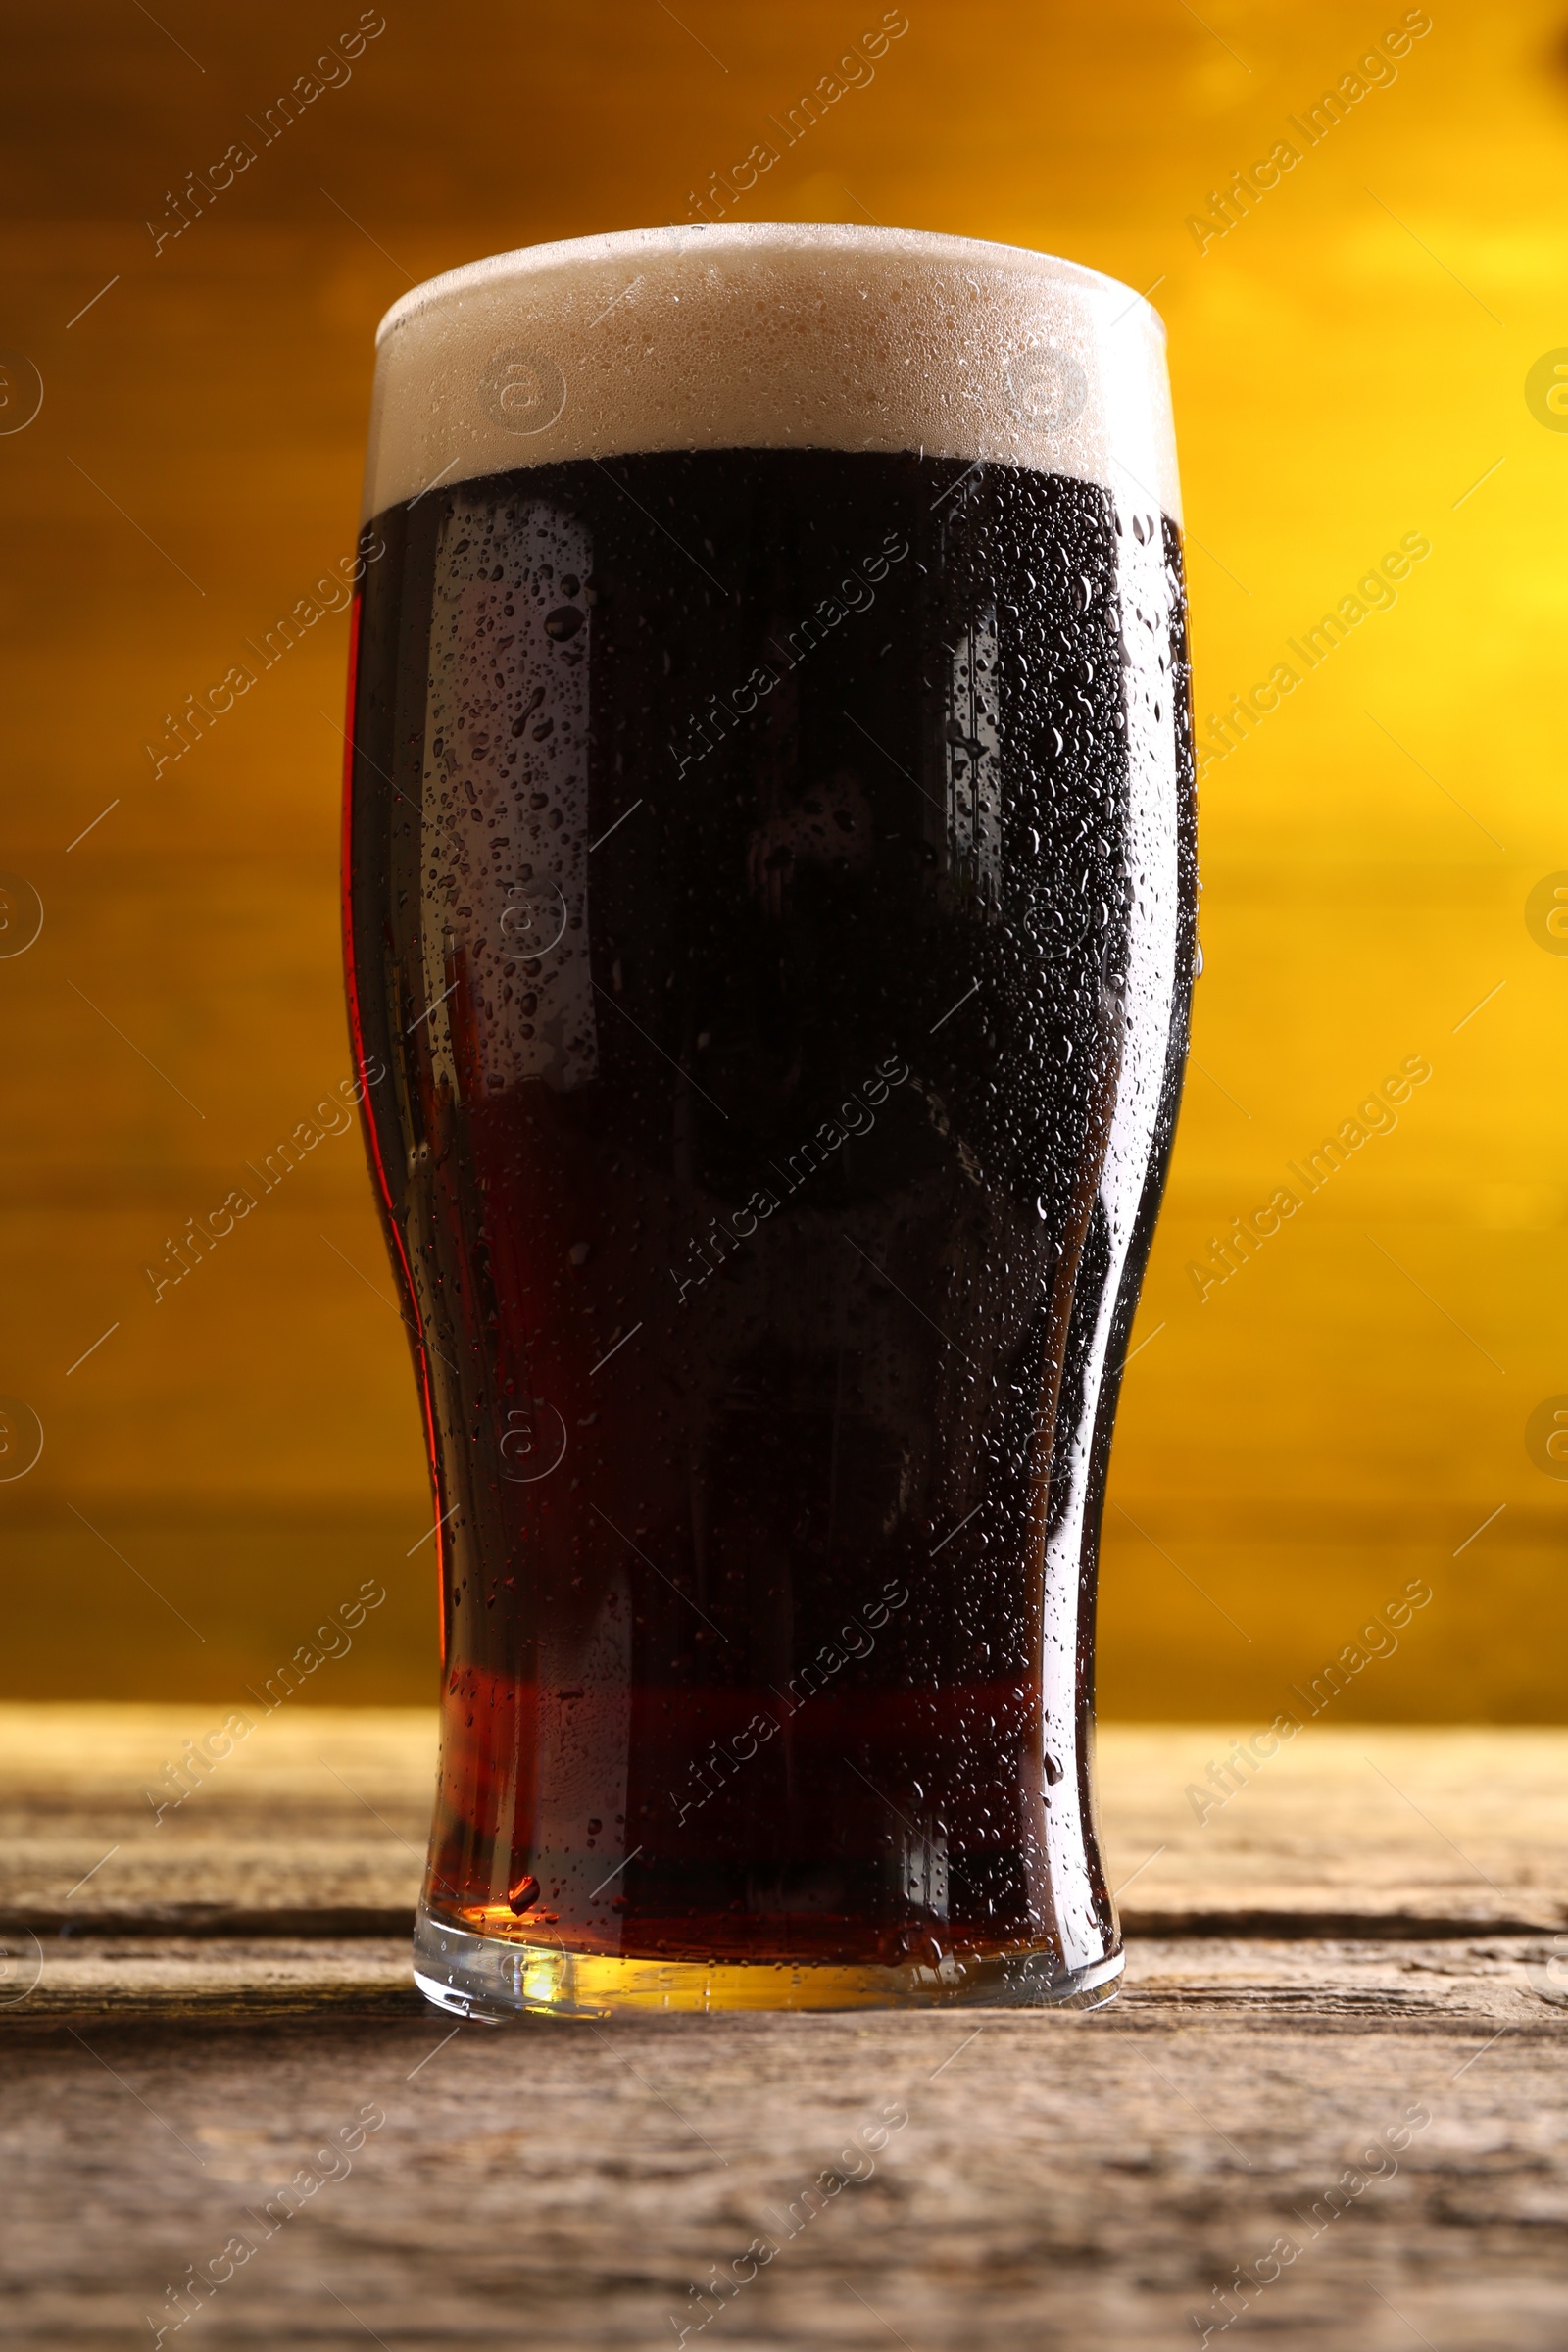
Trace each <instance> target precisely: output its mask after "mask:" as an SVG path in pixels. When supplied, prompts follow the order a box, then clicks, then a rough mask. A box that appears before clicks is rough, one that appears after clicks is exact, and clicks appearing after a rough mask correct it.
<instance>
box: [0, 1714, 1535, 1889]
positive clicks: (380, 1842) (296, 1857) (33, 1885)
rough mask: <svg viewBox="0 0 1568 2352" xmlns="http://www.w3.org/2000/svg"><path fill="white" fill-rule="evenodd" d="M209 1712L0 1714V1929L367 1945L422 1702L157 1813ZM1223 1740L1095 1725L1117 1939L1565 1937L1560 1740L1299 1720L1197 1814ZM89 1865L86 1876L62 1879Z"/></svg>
mask: <svg viewBox="0 0 1568 2352" xmlns="http://www.w3.org/2000/svg"><path fill="white" fill-rule="evenodd" d="M222 1721H223V1711H221V1710H206V1711H202V1710H193V1709H189V1708H168V1707H111V1706H102V1707H70V1706H40V1707H28V1706H25V1705H13V1706H5V1707H0V1922H3V1923H5V1924H11V1925H25V1926H29V1927H31V1928H33V1929H34V1930H35V1931H36V1932H38V1933H41V1934H42V1933H54V1932H56V1931H57V1930H58V1928H59V1926H60V1925H61V1924H62V1923H64V1922H67V1921H69V1922H71V1923H72V1924H73V1925H74V1924H75V1923H76V1922H78V1921H79V1922H81V1923H83V1924H85V1923H87V1922H97V1923H99V1924H101V1925H104V1926H116V1927H118V1928H119V1929H120V1930H121V1931H122V1932H125V1931H127V1930H128V1929H130V1928H131V1927H134V1926H136V1925H138V1924H139V1925H141V1926H142V1927H144V1928H150V1929H153V1930H157V1931H161V1932H165V1933H167V1932H169V1931H171V1930H172V1929H173V1928H175V1927H182V1928H185V1929H187V1930H188V1929H191V1928H194V1927H199V1926H205V1927H207V1928H208V1929H210V1930H211V1931H213V1932H222V1931H224V1930H227V1931H229V1932H239V1931H243V1932H246V1933H251V1934H255V1933H260V1932H264V1931H265V1930H266V1928H267V1927H268V1926H269V1925H270V1926H271V1927H272V1928H273V1929H274V1930H275V1931H276V1932H277V1933H279V1934H283V1935H297V1934H299V1933H301V1932H302V1930H303V1929H305V1928H306V1927H307V1926H308V1925H309V1924H310V1922H311V1921H312V1919H315V1920H317V1921H319V1924H320V1926H321V1929H322V1931H323V1932H324V1933H328V1934H342V1933H345V1932H349V1931H355V1930H357V1931H359V1932H362V1933H366V1934H385V1933H388V1932H391V1931H394V1930H396V1929H398V1928H400V1927H401V1924H402V1922H403V1920H404V1919H405V1918H406V1917H407V1915H408V1913H409V1911H410V1909H411V1908H412V1905H413V1903H414V1900H415V1898H416V1895H417V1889H418V1882H419V1876H420V1870H421V1864H422V1857H423V1853H424V1845H425V1839H426V1837H427V1835H428V1829H429V1813H430V1797H431V1790H432V1787H433V1782H434V1761H435V1750H434V1716H433V1713H432V1712H431V1711H429V1710H426V1709H422V1708H384V1709H380V1708H376V1709H363V1710H353V1709H336V1708H323V1707H316V1708H312V1707H297V1708H296V1709H295V1710H294V1711H293V1712H292V1713H288V1712H285V1711H279V1712H278V1713H277V1714H276V1715H275V1716H273V1717H270V1718H269V1719H267V1720H266V1721H265V1722H262V1723H260V1724H258V1725H257V1727H256V1729H255V1730H254V1731H253V1732H252V1733H251V1734H250V1735H249V1736H248V1737H247V1738H245V1739H244V1740H241V1741H240V1742H239V1744H237V1745H236V1746H235V1747H234V1749H233V1751H232V1753H231V1754H230V1755H229V1756H227V1757H226V1758H224V1759H223V1760H222V1761H221V1763H219V1764H218V1765H217V1766H215V1768H214V1769H213V1770H212V1772H211V1774H210V1775H209V1776H208V1778H207V1779H206V1780H205V1782H204V1783H202V1785H201V1786H199V1787H198V1788H197V1789H196V1791H195V1793H194V1794H192V1795H190V1796H189V1797H187V1798H186V1799H185V1800H184V1801H183V1802H182V1803H179V1804H175V1805H173V1806H172V1807H171V1808H170V1809H169V1810H167V1811H166V1812H165V1813H164V1814H163V1817H162V1818H161V1819H158V1818H155V1815H154V1811H153V1807H152V1805H151V1804H149V1802H148V1799H147V1796H146V1794H145V1791H146V1789H148V1788H156V1787H157V1785H158V1783H159V1781H160V1777H161V1775H162V1774H163V1772H164V1768H165V1766H166V1765H167V1764H170V1763H172V1762H175V1761H177V1760H178V1758H179V1757H180V1755H181V1751H182V1748H183V1745H184V1742H185V1740H187V1739H192V1738H196V1739H199V1738H202V1737H204V1736H205V1735H206V1734H207V1733H208V1732H209V1731H211V1730H212V1729H214V1728H215V1727H216V1726H217V1725H220V1724H221V1722H222ZM1236 1738H1237V1735H1236V1734H1235V1733H1234V1732H1232V1733H1226V1732H1223V1731H1220V1730H1212V1731H1210V1730H1205V1729H1204V1728H1203V1727H1201V1726H1198V1727H1187V1726H1181V1727H1177V1728H1173V1729H1157V1728H1146V1727H1143V1726H1136V1725H1126V1724H1107V1725H1104V1726H1103V1727H1102V1729H1101V1733H1100V1741H1099V1773H1100V1786H1101V1791H1102V1813H1103V1827H1104V1835H1105V1847H1106V1854H1107V1860H1108V1865H1109V1869H1110V1876H1111V1882H1112V1884H1113V1885H1114V1886H1118V1887H1121V1889H1122V1893H1121V1896H1120V1900H1121V1905H1122V1911H1123V1916H1124V1919H1125V1920H1126V1923H1127V1925H1128V1928H1129V1930H1130V1931H1132V1932H1140V1933H1157V1934H1173V1933H1180V1932H1201V1931H1205V1930H1206V1931H1209V1932H1226V1931H1227V1930H1229V1931H1231V1932H1234V1931H1236V1930H1238V1929H1241V1928H1247V1929H1250V1932H1253V1933H1258V1934H1267V1933H1269V1932H1271V1930H1272V1931H1274V1932H1280V1931H1282V1930H1284V1929H1286V1928H1290V1929H1294V1930H1306V1929H1309V1928H1310V1927H1312V1926H1313V1925H1314V1924H1316V1925H1318V1926H1319V1927H1320V1928H1323V1929H1325V1930H1326V1929H1329V1928H1334V1929H1338V1930H1342V1931H1345V1932H1351V1931H1352V1930H1353V1931H1356V1932H1368V1931H1370V1930H1372V1929H1378V1930H1381V1931H1382V1932H1385V1933H1387V1932H1406V1933H1408V1932H1412V1930H1413V1929H1419V1928H1422V1927H1429V1928H1435V1929H1437V1930H1440V1931H1441V1930H1445V1929H1451V1928H1459V1929H1463V1928H1465V1927H1471V1926H1473V1927H1477V1928H1480V1927H1485V1926H1488V1925H1493V1926H1496V1925H1503V1924H1508V1925H1512V1926H1514V1927H1521V1928H1530V1927H1533V1928H1537V1929H1555V1928H1556V1927H1558V1926H1559V1925H1561V1924H1562V1923H1563V1922H1564V1921H1565V1920H1568V1878H1565V1861H1568V1732H1563V1731H1515V1730H1508V1731H1495V1730H1480V1731H1460V1732H1449V1731H1426V1730H1415V1731H1409V1730H1387V1729H1368V1730H1362V1729H1359V1728H1352V1729H1348V1730H1345V1729H1339V1728H1334V1727H1329V1726H1317V1725H1309V1726H1307V1727H1306V1729H1305V1730H1303V1731H1302V1733H1301V1734H1300V1735H1299V1738H1298V1739H1297V1740H1295V1741H1293V1742H1292V1743H1291V1744H1290V1745H1289V1746H1287V1747H1285V1748H1283V1749H1281V1751H1280V1752H1279V1753H1278V1754H1277V1755H1276V1756H1274V1757H1272V1758H1269V1759H1267V1760H1266V1761H1264V1762H1263V1763H1261V1764H1260V1765H1258V1766H1257V1767H1256V1769H1255V1770H1254V1772H1253V1774H1252V1777H1251V1778H1250V1779H1249V1780H1245V1781H1243V1780H1242V1779H1241V1777H1240V1775H1237V1776H1235V1777H1236V1779H1237V1782H1238V1786H1237V1788H1236V1792H1235V1793H1233V1794H1232V1795H1231V1796H1230V1797H1229V1798H1228V1799H1227V1800H1226V1801H1225V1802H1224V1803H1218V1802H1216V1803H1215V1804H1214V1806H1213V1808H1212V1809H1211V1810H1208V1811H1207V1813H1206V1818H1205V1819H1204V1820H1202V1821H1200V1820H1199V1818H1198V1813H1199V1811H1200V1810H1201V1809H1202V1807H1201V1802H1200V1803H1195V1800H1194V1798H1193V1797H1192V1795H1190V1793H1189V1791H1190V1790H1194V1789H1198V1790H1202V1789H1207V1788H1208V1786H1209V1784H1208V1781H1207V1774H1208V1768H1209V1766H1210V1764H1211V1763H1214V1762H1217V1761H1220V1760H1222V1759H1223V1758H1224V1757H1225V1756H1226V1754H1227V1752H1228V1751H1229V1750H1231V1749H1232V1747H1233V1745H1234V1741H1235V1740H1236ZM88 1873H90V1874H91V1875H90V1876H89V1877H86V1878H85V1883H82V1882H83V1879H84V1874H88Z"/></svg>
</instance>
